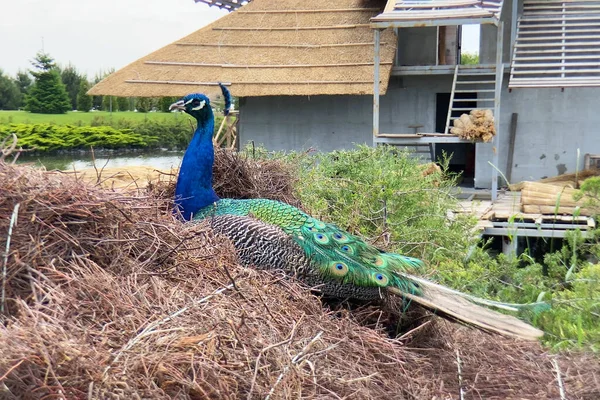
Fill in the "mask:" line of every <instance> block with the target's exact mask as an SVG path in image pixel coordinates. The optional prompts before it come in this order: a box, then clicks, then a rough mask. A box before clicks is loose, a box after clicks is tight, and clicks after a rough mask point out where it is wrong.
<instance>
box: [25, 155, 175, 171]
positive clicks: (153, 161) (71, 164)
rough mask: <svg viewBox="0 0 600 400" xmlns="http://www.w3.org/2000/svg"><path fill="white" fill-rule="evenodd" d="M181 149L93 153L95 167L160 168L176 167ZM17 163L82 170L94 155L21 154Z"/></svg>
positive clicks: (90, 163) (87, 166) (91, 162)
mask: <svg viewBox="0 0 600 400" xmlns="http://www.w3.org/2000/svg"><path fill="white" fill-rule="evenodd" d="M182 157H183V151H152V152H129V153H110V152H102V153H100V154H96V155H95V163H96V167H97V168H102V167H106V168H113V167H128V166H136V165H142V166H149V167H154V168H156V169H161V170H169V169H171V168H172V167H174V168H178V167H179V163H180V162H181V158H182ZM17 163H19V164H22V163H33V164H34V165H38V166H44V167H46V169H47V170H55V169H58V170H73V169H76V170H82V169H87V168H93V166H94V157H92V155H91V153H89V152H86V153H83V152H82V153H69V154H55V155H25V154H22V155H21V156H20V157H19V159H18V161H17Z"/></svg>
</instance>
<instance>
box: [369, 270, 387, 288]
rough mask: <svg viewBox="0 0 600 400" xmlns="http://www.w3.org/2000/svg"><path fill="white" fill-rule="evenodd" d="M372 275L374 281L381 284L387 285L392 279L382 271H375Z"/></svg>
mask: <svg viewBox="0 0 600 400" xmlns="http://www.w3.org/2000/svg"><path fill="white" fill-rule="evenodd" d="M372 277H373V281H374V282H375V283H376V284H377V285H379V286H387V284H388V283H389V282H390V279H389V278H388V277H387V276H386V275H384V274H382V273H381V272H375V273H374V274H373V275H372Z"/></svg>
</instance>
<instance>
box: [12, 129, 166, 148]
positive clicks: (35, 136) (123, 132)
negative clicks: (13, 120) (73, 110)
mask: <svg viewBox="0 0 600 400" xmlns="http://www.w3.org/2000/svg"><path fill="white" fill-rule="evenodd" d="M10 133H14V134H16V135H17V138H18V146H22V147H23V148H25V149H36V150H39V151H52V150H73V149H89V147H90V146H93V147H101V148H107V149H118V148H135V147H148V146H152V145H154V144H156V143H157V141H158V140H157V138H156V137H154V136H143V135H140V134H139V133H136V132H133V131H132V130H131V129H115V128H112V127H110V126H96V127H94V126H81V127H80V126H69V125H65V126H58V125H49V124H36V125H29V124H13V125H8V126H6V125H4V126H0V138H3V137H5V136H7V135H9V134H10Z"/></svg>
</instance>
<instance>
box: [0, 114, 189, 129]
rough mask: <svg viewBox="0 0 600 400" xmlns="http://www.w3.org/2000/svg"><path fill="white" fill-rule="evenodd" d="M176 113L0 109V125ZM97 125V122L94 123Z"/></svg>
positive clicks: (132, 118)
mask: <svg viewBox="0 0 600 400" xmlns="http://www.w3.org/2000/svg"><path fill="white" fill-rule="evenodd" d="M175 118H177V115H175V114H170V113H162V112H151V113H137V112H133V111H123V112H120V111H117V112H113V113H112V115H111V113H110V112H108V111H94V112H87V113H85V112H68V113H66V114H33V113H30V112H27V111H2V110H0V125H2V124H12V123H14V124H44V123H49V124H56V125H82V126H83V125H91V123H92V121H94V120H96V121H97V120H99V119H102V120H105V121H111V120H113V121H117V120H119V119H126V120H130V121H135V122H141V121H143V120H145V119H150V120H154V121H156V120H167V119H175ZM96 125H98V124H96Z"/></svg>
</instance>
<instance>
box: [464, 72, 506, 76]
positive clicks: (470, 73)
mask: <svg viewBox="0 0 600 400" xmlns="http://www.w3.org/2000/svg"><path fill="white" fill-rule="evenodd" d="M457 75H458V76H495V75H496V73H492V72H459V73H458V74H457Z"/></svg>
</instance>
